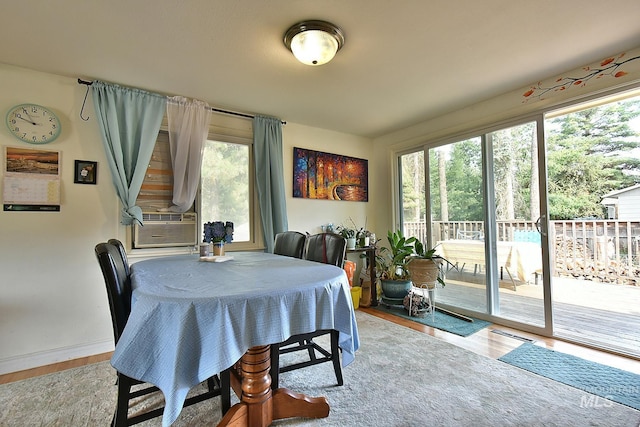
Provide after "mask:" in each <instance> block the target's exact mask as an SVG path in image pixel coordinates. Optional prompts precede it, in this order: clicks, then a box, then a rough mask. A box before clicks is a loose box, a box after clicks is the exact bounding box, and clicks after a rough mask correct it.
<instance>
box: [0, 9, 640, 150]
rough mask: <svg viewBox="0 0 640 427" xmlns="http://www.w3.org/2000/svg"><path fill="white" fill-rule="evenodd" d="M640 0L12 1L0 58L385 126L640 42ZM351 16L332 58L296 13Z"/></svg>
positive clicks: (313, 118)
mask: <svg viewBox="0 0 640 427" xmlns="http://www.w3.org/2000/svg"><path fill="white" fill-rule="evenodd" d="M639 16H640V1H638V0H608V1H595V0H579V1H578V0H562V1H559V0H536V1H531V0H482V1H478V0H457V1H448V0H398V1H392V0H268V1H264V0H253V1H250V0H235V1H232V0H184V1H158V0H133V1H132V0H109V1H100V0H56V1H46V2H45V1H38V0H23V1H12V2H9V3H8V4H6V5H3V7H2V14H0V36H2V40H3V42H2V43H0V62H2V63H6V64H12V65H17V66H22V67H26V68H31V69H35V70H40V71H46V72H49V73H54V74H60V75H63V76H69V77H74V78H75V77H79V78H83V79H89V80H92V79H99V80H104V81H108V82H112V83H117V84H121V85H125V86H133V87H138V88H142V89H146V90H149V91H153V92H159V93H163V94H166V95H182V96H186V97H189V98H197V99H201V100H204V101H206V102H208V103H209V104H210V105H211V106H214V107H218V108H225V109H229V110H234V111H240V112H246V113H258V114H265V115H271V116H276V117H279V118H281V119H283V120H286V121H289V122H294V123H298V124H304V125H308V126H313V127H319V128H326V129H331V130H335V131H339V132H344V133H349V134H354V135H360V136H364V137H370V138H375V137H377V136H381V135H385V134H388V133H390V132H393V131H395V130H398V129H402V128H405V127H407V126H410V125H413V124H416V123H419V122H421V121H424V120H427V119H430V118H434V117H438V116H440V115H442V114H444V113H447V112H450V111H455V110H457V109H460V108H461V107H465V106H468V105H471V104H473V103H476V102H479V101H482V100H485V99H488V98H491V97H494V96H496V95H500V94H502V93H506V92H509V91H511V90H515V89H518V88H521V87H526V86H528V85H529V84H532V83H535V82H537V81H538V80H541V79H545V78H548V77H553V76H555V75H557V74H560V73H563V72H566V71H571V70H573V69H575V68H578V67H580V66H583V65H586V64H589V63H591V62H594V61H598V60H600V59H603V58H604V57H606V56H608V55H613V54H616V53H620V52H623V51H626V50H629V49H632V48H635V47H639V46H640V24H639V23H638V17H639ZM307 19H322V20H327V21H330V22H333V23H334V24H336V25H338V26H340V27H341V28H342V29H343V30H344V32H345V37H346V42H345V45H344V47H343V48H342V50H341V51H340V52H338V54H337V56H336V57H335V58H334V60H333V61H332V62H330V63H328V64H326V65H322V66H318V67H310V66H306V65H303V64H301V63H299V62H297V61H296V60H295V58H294V57H293V55H292V54H291V53H290V52H289V51H288V50H287V49H286V48H285V46H284V44H283V42H282V37H283V35H284V32H285V31H286V30H287V28H288V27H289V26H291V25H292V24H294V23H296V22H298V21H302V20H307Z"/></svg>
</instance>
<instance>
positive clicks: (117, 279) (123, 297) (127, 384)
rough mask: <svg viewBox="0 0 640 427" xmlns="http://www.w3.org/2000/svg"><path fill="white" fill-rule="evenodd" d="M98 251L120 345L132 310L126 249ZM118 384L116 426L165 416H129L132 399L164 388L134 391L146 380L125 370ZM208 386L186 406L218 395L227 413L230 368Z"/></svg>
mask: <svg viewBox="0 0 640 427" xmlns="http://www.w3.org/2000/svg"><path fill="white" fill-rule="evenodd" d="M120 245H122V244H120ZM95 254H96V258H97V259H98V263H99V264H100V269H101V270H102V275H103V276H104V281H105V285H106V287H107V296H108V298H109V309H110V311H111V322H112V325H113V337H114V340H115V343H116V344H117V343H118V340H119V339H120V336H121V335H122V331H123V330H124V328H125V325H126V324H127V320H128V319H129V314H130V313H131V276H130V274H127V271H128V264H127V261H126V252H124V247H122V251H121V250H120V248H119V247H118V245H117V244H115V245H114V244H111V243H98V244H97V245H96V247H95ZM125 266H126V267H125ZM117 384H118V398H117V403H116V409H115V412H114V414H113V419H112V421H111V426H112V427H120V426H130V425H134V424H138V423H140V422H142V421H146V420H149V419H151V418H155V417H158V416H160V415H162V412H163V411H164V407H160V408H156V409H153V410H150V411H148V412H144V413H141V414H138V415H135V416H132V417H129V401H130V400H131V399H135V398H137V397H141V396H146V395H148V394H151V393H154V392H159V391H160V390H159V389H158V388H157V387H155V386H151V385H147V386H146V387H144V388H140V389H136V390H134V391H132V390H131V388H132V387H133V386H134V385H137V384H144V382H142V381H139V380H137V379H135V378H131V377H128V376H126V375H124V374H123V373H121V372H117ZM207 388H208V390H207V391H206V392H203V393H201V394H198V395H195V396H192V397H189V398H187V399H186V400H185V402H184V406H190V405H193V404H195V403H198V402H202V401H203V400H206V399H210V398H212V397H215V396H221V399H222V401H221V404H222V413H223V415H224V413H225V412H226V411H227V410H228V409H229V407H230V402H231V401H230V377H229V371H228V370H226V371H225V372H223V373H221V375H220V377H218V376H217V375H214V376H213V377H211V378H209V379H208V380H207Z"/></svg>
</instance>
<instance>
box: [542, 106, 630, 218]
mask: <svg viewBox="0 0 640 427" xmlns="http://www.w3.org/2000/svg"><path fill="white" fill-rule="evenodd" d="M639 115H640V99H635V100H626V101H619V102H615V103H611V104H606V105H602V106H598V107H594V108H590V109H587V110H581V111H577V112H574V113H570V114H567V115H564V116H560V117H557V118H555V119H553V120H551V121H550V125H551V126H550V128H551V129H550V131H549V137H548V138H547V151H548V154H547V157H548V187H549V193H550V202H551V203H550V216H551V219H574V218H580V217H602V216H603V213H604V212H603V208H602V205H601V204H600V201H601V199H602V196H603V195H604V194H606V193H608V192H610V191H612V190H617V189H622V188H625V187H628V186H631V185H633V184H635V183H637V182H640V158H638V156H634V155H633V153H632V150H634V149H637V148H639V147H640V141H639V140H638V137H639V136H640V135H639V134H638V132H636V131H634V130H633V129H632V128H631V127H630V126H629V122H630V121H631V120H632V119H634V118H636V117H638V116H639Z"/></svg>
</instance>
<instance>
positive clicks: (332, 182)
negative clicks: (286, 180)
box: [293, 148, 369, 202]
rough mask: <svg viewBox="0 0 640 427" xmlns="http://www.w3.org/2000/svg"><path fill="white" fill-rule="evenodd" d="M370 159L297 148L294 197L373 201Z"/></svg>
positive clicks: (294, 155) (295, 150)
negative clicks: (369, 187)
mask: <svg viewBox="0 0 640 427" xmlns="http://www.w3.org/2000/svg"><path fill="white" fill-rule="evenodd" d="M368 169H369V165H368V160H366V159H358V158H355V157H348V156H342V155H339V154H330V153H324V152H321V151H314V150H307V149H304V148H294V149H293V197H301V198H304V199H326V200H348V201H357V202H367V201H369V190H368V182H369V171H368Z"/></svg>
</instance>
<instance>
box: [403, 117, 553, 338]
mask: <svg viewBox="0 0 640 427" xmlns="http://www.w3.org/2000/svg"><path fill="white" fill-rule="evenodd" d="M537 128H538V126H537V124H536V122H527V123H523V124H519V125H516V126H513V127H509V128H506V129H499V130H496V131H494V132H491V133H487V134H485V135H482V136H478V137H473V138H468V139H464V140H460V141H455V142H451V143H448V144H443V145H440V146H437V147H433V148H430V149H428V150H427V151H426V153H427V159H426V161H425V159H424V155H423V153H424V151H418V152H414V153H407V154H403V155H402V156H400V157H399V166H400V170H401V183H402V186H401V188H402V197H401V200H402V204H403V210H402V217H403V231H404V233H405V235H407V236H415V237H417V238H419V239H420V240H422V241H426V242H428V244H429V245H430V246H432V247H433V246H435V247H436V249H437V251H438V253H439V254H441V255H442V256H443V257H445V258H446V259H447V260H448V261H450V262H451V263H452V265H453V267H451V268H450V269H449V271H448V272H447V280H446V283H447V286H446V288H444V289H442V290H441V291H439V300H440V301H441V302H442V303H443V304H446V305H448V306H451V307H456V308H458V309H463V310H465V311H470V312H477V313H483V314H489V315H492V316H500V317H504V318H506V319H511V320H514V321H517V322H524V323H527V324H530V325H534V326H536V327H541V328H542V327H544V326H545V311H544V298H543V294H544V293H543V289H544V287H543V286H542V283H543V281H542V277H543V275H542V246H541V245H542V239H541V235H540V233H539V232H538V231H537V228H536V220H537V219H538V218H539V217H540V191H539V176H538V171H539V168H538V155H537V152H538V151H537V150H538V134H537ZM532 177H533V178H532ZM423 183H426V184H423ZM423 186H426V187H425V188H426V189H427V190H428V191H423ZM532 189H533V190H532ZM427 194H428V199H427V196H425V195H427ZM427 200H428V202H427ZM489 207H490V208H489ZM427 225H428V226H427ZM523 285H527V286H523ZM529 285H530V286H529ZM529 287H530V288H531V289H530V290H529V289H528V288H529ZM525 288H527V290H526V291H525ZM518 292H519V293H518Z"/></svg>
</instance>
